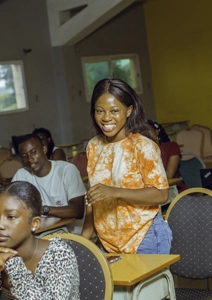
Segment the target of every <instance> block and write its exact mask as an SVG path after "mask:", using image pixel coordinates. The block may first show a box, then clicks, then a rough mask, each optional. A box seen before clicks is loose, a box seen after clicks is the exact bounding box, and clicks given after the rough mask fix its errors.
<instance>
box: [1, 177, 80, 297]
mask: <svg viewBox="0 0 212 300" xmlns="http://www.w3.org/2000/svg"><path fill="white" fill-rule="evenodd" d="M41 211H42V202H41V197H40V193H39V191H38V190H37V189H36V187H35V186H34V185H32V184H31V183H29V182H25V181H15V182H12V183H10V185H9V186H7V187H5V188H3V189H1V190H0V271H1V276H0V290H1V296H0V299H21V300H38V299H39V300H40V299H43V300H50V299H57V300H68V299H72V300H78V299H79V273H78V267H77V261H76V257H75V254H74V252H73V250H72V249H71V247H70V246H68V244H66V243H65V242H64V241H63V240H62V239H61V238H60V237H56V238H54V239H52V240H51V241H47V240H42V239H36V238H35V231H36V230H37V229H38V228H39V227H40V223H41V217H40V215H41Z"/></svg>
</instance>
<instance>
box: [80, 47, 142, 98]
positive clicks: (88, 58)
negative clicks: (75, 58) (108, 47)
mask: <svg viewBox="0 0 212 300" xmlns="http://www.w3.org/2000/svg"><path fill="white" fill-rule="evenodd" d="M119 59H132V60H133V61H134V65H135V71H136V72H135V74H134V76H135V77H136V82H137V87H138V88H137V89H134V90H135V92H136V93H137V94H142V93H143V85H142V76H141V70H140V62H139V56H138V54H137V53H128V54H117V55H104V56H84V57H82V58H81V62H82V70H83V79H84V86H85V93H86V101H87V102H91V95H89V94H88V86H87V80H86V70H85V64H86V63H95V62H101V61H109V67H110V78H113V69H112V63H111V61H112V60H119Z"/></svg>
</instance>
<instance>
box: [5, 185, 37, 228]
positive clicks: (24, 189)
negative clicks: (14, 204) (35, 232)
mask: <svg viewBox="0 0 212 300" xmlns="http://www.w3.org/2000/svg"><path fill="white" fill-rule="evenodd" d="M4 193H5V194H8V195H10V196H11V197H13V198H14V199H16V200H20V201H22V202H24V203H25V204H26V206H27V208H28V209H29V210H30V211H31V214H30V218H29V224H31V221H32V218H33V217H36V216H41V213H42V200H41V195H40V192H39V191H38V189H37V188H36V187H35V186H34V185H33V184H31V183H29V182H26V181H14V182H11V183H10V184H9V185H7V186H5V187H3V188H1V189H0V195H1V194H4Z"/></svg>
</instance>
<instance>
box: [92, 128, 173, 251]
mask: <svg viewBox="0 0 212 300" xmlns="http://www.w3.org/2000/svg"><path fill="white" fill-rule="evenodd" d="M87 156H88V177H89V182H90V185H91V186H93V185H95V184H97V183H102V184H105V185H108V186H113V187H120V188H129V189H140V188H144V187H155V188H157V189H167V188H168V182H167V178H166V173H165V170H164V167H163V163H162V160H161V156H160V149H159V147H158V146H157V145H156V144H155V143H154V142H153V141H151V140H150V139H148V138H147V137H145V136H143V135H141V134H139V133H135V134H132V133H131V134H129V136H128V137H126V138H125V139H123V140H121V141H118V142H115V143H109V142H107V140H106V138H105V137H104V136H102V135H98V136H96V137H94V138H93V139H91V140H90V142H89V143H88V146H87ZM157 213H158V206H138V205H132V204H127V203H126V202H124V201H120V200H112V199H111V200H105V201H100V202H98V203H96V204H94V205H93V214H94V225H95V228H96V231H97V234H98V237H99V239H100V241H101V243H102V244H103V246H104V248H105V249H106V250H107V251H108V252H110V253H136V250H137V248H138V246H139V245H140V243H141V242H142V240H143V238H144V236H145V234H146V232H147V231H148V229H149V227H150V225H151V223H152V220H153V218H154V217H155V216H156V214H157Z"/></svg>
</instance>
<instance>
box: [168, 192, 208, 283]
mask: <svg viewBox="0 0 212 300" xmlns="http://www.w3.org/2000/svg"><path fill="white" fill-rule="evenodd" d="M211 216H212V191H210V190H208V189H204V188H191V189H187V190H185V191H183V192H182V193H180V194H179V195H177V196H176V197H175V199H174V200H173V201H172V203H171V204H170V206H169V208H168V210H167V212H166V216H165V220H166V221H168V223H169V226H170V228H171V230H172V233H173V241H172V245H171V251H170V253H171V254H180V261H179V262H177V263H175V264H173V265H172V266H171V267H170V270H171V272H172V273H174V274H176V275H179V276H182V277H187V278H193V279H205V278H209V277H212V251H211V241H212V226H211Z"/></svg>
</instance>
